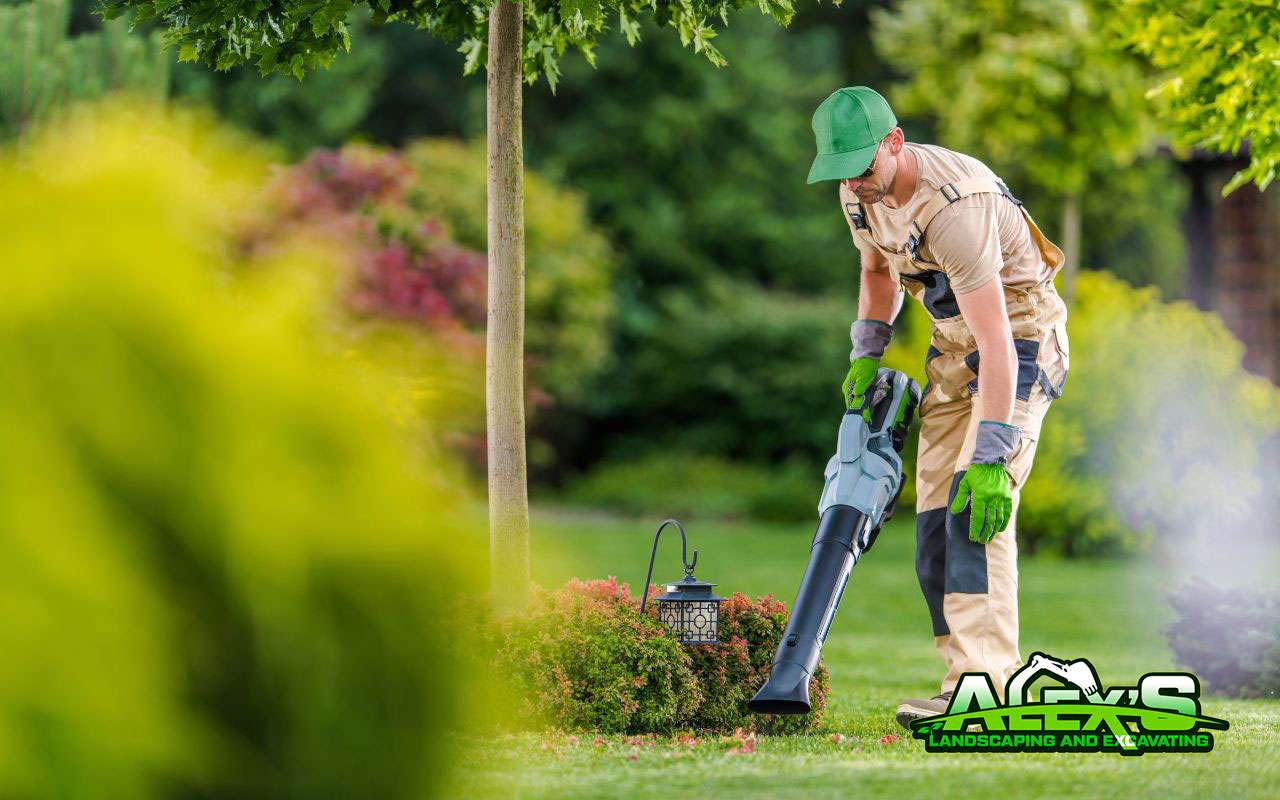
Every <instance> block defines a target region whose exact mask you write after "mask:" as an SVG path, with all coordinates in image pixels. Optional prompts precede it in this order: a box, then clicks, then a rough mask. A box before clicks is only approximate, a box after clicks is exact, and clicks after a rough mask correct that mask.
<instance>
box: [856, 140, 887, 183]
mask: <svg viewBox="0 0 1280 800" xmlns="http://www.w3.org/2000/svg"><path fill="white" fill-rule="evenodd" d="M879 158H880V147H879V146H878V145H877V146H876V151H875V153H874V154H872V156H871V164H870V165H869V166H868V167H867V168H866V170H864V171H863V173H862V174H861V175H856V176H854V178H853V179H852V180H857V181H861V180H866V179H867V178H870V177H871V173H873V172H875V171H876V161H877V160H878V159H879Z"/></svg>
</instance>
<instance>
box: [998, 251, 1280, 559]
mask: <svg viewBox="0 0 1280 800" xmlns="http://www.w3.org/2000/svg"><path fill="white" fill-rule="evenodd" d="M1076 291H1077V301H1076V304H1075V307H1074V308H1073V309H1072V312H1071V317H1070V319H1069V320H1068V329H1069V332H1070V338H1071V375H1070V378H1069V379H1068V381H1067V386H1066V392H1065V394H1064V395H1063V397H1062V398H1061V399H1060V400H1057V401H1055V402H1054V404H1053V407H1052V408H1051V409H1050V411H1049V414H1048V417H1047V418H1046V420H1045V423H1044V429H1043V432H1042V435H1041V437H1040V441H1039V444H1038V448H1037V451H1036V464H1035V467H1034V469H1033V470H1032V473H1031V478H1030V480H1029V481H1028V483H1027V486H1026V488H1025V489H1024V490H1023V494H1022V505H1021V508H1020V510H1019V513H1018V535H1019V537H1020V538H1024V537H1025V538H1026V539H1027V540H1028V545H1030V546H1032V547H1035V546H1050V547H1055V548H1058V549H1061V550H1062V551H1063V552H1065V553H1067V554H1069V555H1071V554H1087V553H1106V552H1116V551H1124V550H1131V549H1134V548H1135V547H1138V546H1140V545H1141V544H1142V543H1143V541H1144V540H1145V539H1146V538H1148V537H1151V536H1157V537H1160V538H1162V539H1165V540H1168V541H1169V542H1170V543H1171V544H1172V543H1174V542H1183V541H1185V537H1191V536H1195V535H1199V534H1209V535H1216V534H1217V533H1219V532H1220V531H1223V530H1232V529H1237V530H1252V529H1258V528H1259V526H1265V525H1266V522H1265V519H1266V515H1265V514H1260V513H1259V509H1260V507H1261V506H1260V504H1261V503H1264V502H1266V501H1267V497H1268V495H1267V493H1266V491H1265V485H1264V478H1263V476H1264V474H1265V467H1264V461H1263V458H1264V448H1265V447H1266V443H1267V442H1268V441H1269V440H1274V439H1275V437H1276V436H1277V435H1278V434H1280V389H1277V388H1276V387H1275V386H1273V385H1271V384H1270V383H1269V382H1267V381H1266V380H1265V379H1262V378H1258V377H1255V376H1252V375H1249V374H1248V373H1247V372H1246V371H1245V370H1244V368H1243V367H1242V366H1241V358H1242V355H1243V346H1242V345H1241V344H1240V342H1239V341H1238V340H1236V338H1235V337H1234V336H1232V334H1231V333H1230V332H1229V331H1228V330H1227V329H1226V327H1225V326H1224V325H1223V324H1222V321H1221V320H1220V319H1219V318H1218V317H1217V316H1216V315H1214V314H1209V313H1206V312H1203V311H1200V310H1198V309H1196V308H1195V307H1194V306H1192V305H1191V304H1189V303H1186V302H1173V303H1170V302H1165V301H1163V300H1161V299H1160V296H1159V294H1158V293H1157V292H1156V291H1155V290H1154V289H1135V288H1132V287H1130V286H1129V285H1127V284H1125V283H1123V282H1121V281H1119V280H1117V279H1116V278H1113V277H1111V276H1109V275H1106V274H1105V273H1100V272H1086V273H1083V274H1081V275H1080V278H1079V281H1078V284H1077V288H1076ZM1208 498H1213V502H1206V500H1207V499H1208Z"/></svg>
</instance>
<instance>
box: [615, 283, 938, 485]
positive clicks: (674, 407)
mask: <svg viewBox="0 0 1280 800" xmlns="http://www.w3.org/2000/svg"><path fill="white" fill-rule="evenodd" d="M851 313H853V312H852V306H851V305H848V304H843V303H839V302H836V301H826V300H811V299H806V298H802V297H797V296H793V295H785V294H781V293H777V292H769V291H765V290H763V289H760V288H758V287H756V286H753V285H750V284H746V283H739V282H732V281H728V280H717V281H712V282H711V284H710V285H709V287H708V288H707V289H706V291H700V292H684V291H681V292H673V293H671V294H669V295H667V297H666V298H665V300H664V302H663V303H662V316H661V317H657V318H654V319H652V320H651V321H650V323H649V330H648V331H647V340H646V341H645V342H644V346H643V347H642V348H640V349H638V350H637V351H636V352H634V353H629V354H627V355H626V359H625V368H624V369H623V370H621V373H620V374H619V376H618V378H617V380H616V381H614V382H612V383H611V384H610V385H608V386H606V387H602V392H603V393H604V394H605V395H606V396H607V399H605V400H603V401H602V402H603V404H604V405H605V406H609V405H610V404H615V403H616V405H614V406H613V407H612V410H611V412H610V415H609V419H610V422H611V428H610V432H611V433H612V434H613V443H612V446H611V453H610V454H611V455H612V456H613V457H615V458H626V457H627V456H629V455H630V454H633V453H647V452H651V451H653V450H655V449H657V448H669V449H671V450H680V451H684V452H692V453H702V454H707V455H718V456H722V457H727V458H731V459H734V460H739V461H744V462H755V463H776V462H778V461H785V460H787V459H789V458H791V457H796V458H799V459H802V460H805V461H807V462H808V463H811V464H813V469H814V470H815V471H817V472H819V473H820V471H821V469H822V467H823V465H825V464H826V460H827V459H828V458H829V457H830V456H831V454H832V453H833V452H834V451H835V437H836V431H837V430H838V428H839V425H840V414H841V413H842V411H843V406H842V405H841V403H840V381H841V379H842V378H843V377H844V373H845V371H847V370H848V368H849V334H848V329H849V321H850V314H851ZM922 357H923V354H922ZM818 488H820V486H819V487H818ZM815 491H816V489H815Z"/></svg>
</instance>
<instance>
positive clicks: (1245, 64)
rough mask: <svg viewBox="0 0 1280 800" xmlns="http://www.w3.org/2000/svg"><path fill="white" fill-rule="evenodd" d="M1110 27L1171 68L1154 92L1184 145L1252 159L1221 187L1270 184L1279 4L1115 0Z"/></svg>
mask: <svg viewBox="0 0 1280 800" xmlns="http://www.w3.org/2000/svg"><path fill="white" fill-rule="evenodd" d="M1113 5H1114V6H1115V7H1114V9H1112V11H1111V14H1110V19H1111V21H1112V22H1111V28H1112V31H1113V32H1115V33H1116V34H1118V35H1119V36H1120V38H1121V39H1122V40H1123V41H1124V42H1125V43H1127V44H1129V45H1131V46H1132V47H1134V48H1135V49H1136V50H1137V51H1138V52H1140V53H1142V54H1143V55H1144V56H1146V57H1147V58H1149V59H1150V60H1151V63H1152V64H1153V65H1154V66H1156V67H1157V68H1159V69H1162V70H1166V71H1167V74H1166V76H1165V77H1164V79H1163V81H1162V82H1161V83H1159V84H1158V85H1157V86H1156V87H1155V89H1153V90H1152V95H1153V96H1155V97H1156V98H1157V99H1159V100H1160V101H1161V102H1162V104H1163V110H1164V111H1165V113H1166V115H1167V118H1168V121H1169V123H1170V124H1171V127H1172V128H1173V130H1174V142H1175V144H1177V145H1179V146H1182V147H1188V148H1190V147H1203V148H1206V149H1208V150H1213V151H1217V152H1222V153H1235V152H1238V151H1239V150H1240V149H1241V147H1242V146H1243V145H1244V144H1245V143H1246V142H1247V143H1248V146H1249V165H1248V166H1247V167H1245V168H1244V169H1243V170H1241V171H1240V172H1239V173H1237V174H1236V176H1235V177H1234V178H1233V179H1232V180H1231V181H1229V182H1228V183H1227V185H1226V186H1225V187H1223V190H1222V191H1223V194H1229V193H1230V192H1232V191H1234V190H1235V189H1237V188H1239V187H1240V186H1243V185H1244V184H1246V183H1248V182H1250V181H1252V182H1253V183H1254V184H1256V185H1257V187H1258V188H1259V189H1266V188H1267V186H1268V185H1270V183H1271V182H1272V181H1273V180H1275V177H1276V170H1277V168H1278V167H1280V69H1277V65H1280V7H1277V6H1276V5H1275V4H1274V3H1260V2H1257V0H1183V1H1182V2H1179V3H1177V4H1176V5H1171V4H1169V3H1167V2H1161V0H1113Z"/></svg>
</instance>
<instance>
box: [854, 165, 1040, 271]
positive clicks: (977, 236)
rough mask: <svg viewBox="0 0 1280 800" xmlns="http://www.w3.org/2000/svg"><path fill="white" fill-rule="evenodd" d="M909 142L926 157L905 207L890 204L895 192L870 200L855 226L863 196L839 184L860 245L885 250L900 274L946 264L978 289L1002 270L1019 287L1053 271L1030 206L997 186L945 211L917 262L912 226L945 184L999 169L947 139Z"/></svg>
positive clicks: (941, 267)
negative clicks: (1033, 227) (1030, 221)
mask: <svg viewBox="0 0 1280 800" xmlns="http://www.w3.org/2000/svg"><path fill="white" fill-rule="evenodd" d="M906 147H907V148H908V149H909V150H910V151H911V152H912V153H913V154H914V155H915V156H916V160H917V163H918V164H919V165H920V169H919V176H918V179H917V182H916V190H915V193H914V194H913V195H912V196H911V199H909V200H908V201H907V202H906V203H905V204H903V205H902V206H901V207H898V208H894V207H891V206H889V205H888V202H886V201H889V198H886V199H885V200H882V201H881V202H879V203H874V204H865V203H864V204H863V205H862V213H863V215H864V217H865V219H866V222H867V225H868V229H867V230H859V229H856V228H855V227H854V224H853V220H852V219H851V217H850V213H851V212H852V211H853V210H854V209H855V208H856V206H855V205H854V204H855V203H857V200H858V198H857V197H856V196H854V194H853V193H852V192H850V191H849V190H848V189H846V188H845V185H844V183H843V182H842V183H840V184H839V187H840V188H839V193H840V205H841V208H842V209H843V210H844V212H845V219H846V221H847V222H848V223H849V229H850V231H852V233H853V240H854V243H855V244H856V245H857V247H858V248H859V249H860V250H873V249H874V250H878V251H880V252H881V253H883V254H884V255H885V256H886V259H887V260H888V262H889V268H890V270H891V272H892V273H893V277H894V279H895V280H898V279H899V278H900V276H901V275H903V274H907V275H910V274H913V273H919V272H923V271H928V270H940V271H942V272H944V273H946V276H947V279H948V281H949V282H950V285H951V289H952V291H953V292H955V293H957V294H964V293H966V292H971V291H973V290H974V289H977V288H978V287H979V286H982V285H983V284H984V283H986V282H987V281H988V280H990V279H991V278H992V277H994V276H996V275H999V277H1000V281H1001V283H1003V284H1004V285H1005V286H1016V287H1032V286H1037V285H1039V284H1041V283H1043V282H1044V281H1045V280H1047V279H1048V278H1049V276H1050V268H1049V267H1048V266H1047V265H1046V264H1045V263H1044V260H1043V259H1042V258H1041V256H1040V250H1039V248H1038V247H1037V246H1036V243H1035V242H1034V241H1033V240H1032V238H1031V233H1030V230H1029V229H1028V228H1027V223H1026V221H1025V220H1024V219H1023V216H1022V211H1021V210H1020V209H1019V208H1018V206H1017V205H1015V204H1014V203H1013V202H1011V201H1010V200H1008V199H1007V198H1005V197H1003V196H1001V195H998V194H993V193H983V194H975V195H970V196H968V197H964V198H961V199H960V200H957V201H956V202H954V203H952V204H951V205H949V206H947V207H946V208H943V209H942V210H941V211H939V212H938V214H937V216H935V217H934V218H933V221H932V222H931V223H930V224H929V228H928V230H927V231H925V235H924V239H923V242H922V244H921V246H920V248H919V250H918V251H917V254H918V255H919V257H920V259H921V261H915V262H913V261H912V260H911V255H910V253H909V252H908V250H907V233H908V228H909V227H910V225H911V221H912V220H914V219H915V218H916V217H917V216H918V215H919V213H920V210H921V209H922V208H923V207H924V205H925V203H927V202H929V200H930V199H931V198H932V197H933V196H934V195H935V194H936V193H937V192H938V191H939V189H940V187H941V186H943V185H944V184H947V183H951V182H953V181H957V180H960V179H962V178H968V177H970V176H973V175H982V176H985V177H990V178H992V179H997V176H996V174H995V173H994V172H992V171H991V169H990V168H988V167H987V165H986V164H983V163H982V162H981V161H979V160H978V159H976V158H973V157H972V156H967V155H964V154H963V153H957V152H955V151H954V150H948V149H946V148H945V147H939V146H937V145H931V144H913V143H907V144H906ZM925 262H933V263H925Z"/></svg>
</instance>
